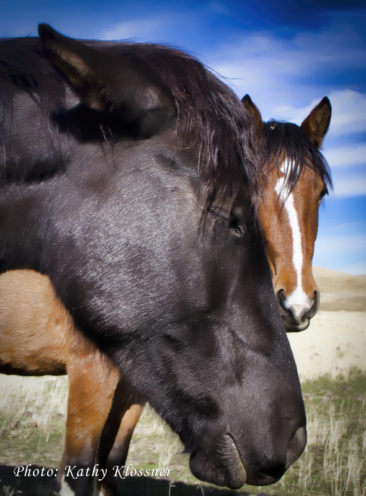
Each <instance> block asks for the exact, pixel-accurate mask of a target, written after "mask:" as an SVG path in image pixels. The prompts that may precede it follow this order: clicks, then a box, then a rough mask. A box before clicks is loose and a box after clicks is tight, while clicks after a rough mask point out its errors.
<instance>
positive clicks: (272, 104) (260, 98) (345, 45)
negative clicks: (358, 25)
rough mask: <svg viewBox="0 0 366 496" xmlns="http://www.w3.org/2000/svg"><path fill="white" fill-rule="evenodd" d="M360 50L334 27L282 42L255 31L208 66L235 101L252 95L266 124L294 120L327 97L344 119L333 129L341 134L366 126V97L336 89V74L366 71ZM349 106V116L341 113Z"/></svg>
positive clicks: (347, 31)
mask: <svg viewBox="0 0 366 496" xmlns="http://www.w3.org/2000/svg"><path fill="white" fill-rule="evenodd" d="M362 46H363V44H362V43H361V42H360V40H359V35H358V34H357V33H355V32H353V31H352V29H351V28H349V27H344V26H339V25H337V26H336V25H334V26H331V27H327V29H324V30H323V31H319V32H318V33H316V32H305V33H301V34H294V35H293V36H292V37H289V38H286V39H285V38H283V37H280V36H277V35H275V34H274V33H273V32H270V31H260V32H256V33H250V34H248V35H246V36H238V39H236V40H235V42H233V43H230V44H223V45H222V46H221V47H219V49H218V50H217V51H216V54H215V55H213V54H212V56H211V61H210V65H211V66H212V67H213V68H214V69H215V70H216V71H218V72H219V73H220V74H222V75H223V76H225V77H226V78H228V81H229V83H231V84H232V86H233V88H234V90H235V91H236V92H237V94H238V95H239V96H243V95H244V94H245V93H250V94H252V96H253V97H254V98H255V100H256V101H257V102H258V104H259V105H260V107H261V110H262V113H263V116H264V118H265V119H268V118H271V117H274V118H285V119H286V120H289V119H296V118H297V115H298V113H299V112H298V110H303V107H304V105H309V103H310V102H313V101H316V99H318V101H319V99H320V98H321V97H323V96H324V95H325V94H329V93H331V94H332V96H333V97H334V111H335V114H336V113H337V106H339V107H340V111H341V115H342V116H343V119H342V120H340V119H338V123H337V124H336V126H337V127H338V126H339V128H340V129H341V128H342V129H344V128H345V127H347V126H351V125H353V124H354V123H356V124H355V125H358V124H357V123H360V122H361V123H362V126H366V124H365V122H366V121H365V119H364V118H362V114H363V115H365V112H364V111H363V109H365V105H366V95H362V94H359V93H357V92H355V91H352V90H339V88H336V87H335V82H336V81H337V82H338V81H339V74H340V72H342V73H343V74H345V75H347V74H348V73H349V72H351V71H353V70H354V69H358V70H359V69H360V68H361V67H365V66H366V58H365V56H364V52H363V49H362V48H361V47H362ZM333 75H334V77H333ZM319 81H322V82H321V83H319ZM327 81H328V82H327ZM345 87H346V88H347V85H346V86H345ZM349 104H351V106H352V109H351V113H350V115H348V114H347V112H346V109H347V108H348V106H349ZM359 104H360V105H361V106H359ZM296 107H297V108H296ZM309 107H310V105H309ZM358 109H359V110H358ZM291 110H292V112H291ZM309 110H310V108H309ZM284 112H289V114H290V115H283V114H284ZM356 113H357V118H355V114H356ZM335 128H336V127H335ZM352 131H353V128H352ZM342 132H343V131H342ZM349 132H351V131H349Z"/></svg>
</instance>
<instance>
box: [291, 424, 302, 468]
mask: <svg viewBox="0 0 366 496" xmlns="http://www.w3.org/2000/svg"><path fill="white" fill-rule="evenodd" d="M305 445H306V428H305V427H304V426H302V427H299V428H298V429H297V431H296V432H295V434H294V435H293V436H292V438H291V439H290V442H289V445H288V448H287V455H286V469H287V468H288V467H289V466H290V465H292V464H293V463H294V461H295V460H297V459H298V458H299V456H300V455H301V453H302V452H303V451H304V449H305Z"/></svg>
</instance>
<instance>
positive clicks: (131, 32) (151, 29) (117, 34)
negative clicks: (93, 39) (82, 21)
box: [99, 16, 167, 40]
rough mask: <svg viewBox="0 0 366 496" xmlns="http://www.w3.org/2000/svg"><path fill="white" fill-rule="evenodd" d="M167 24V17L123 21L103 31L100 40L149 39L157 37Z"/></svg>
mask: <svg viewBox="0 0 366 496" xmlns="http://www.w3.org/2000/svg"><path fill="white" fill-rule="evenodd" d="M166 22H167V16H159V17H151V18H148V19H147V18H146V19H135V20H130V21H123V22H120V23H116V24H114V25H112V26H111V27H110V28H108V29H105V30H104V31H102V32H101V33H100V34H99V38H100V39H101V40H126V39H130V38H134V39H135V38H137V37H143V38H144V39H148V38H149V37H151V36H156V35H157V34H158V33H159V31H161V29H162V28H163V27H164V26H165V25H166Z"/></svg>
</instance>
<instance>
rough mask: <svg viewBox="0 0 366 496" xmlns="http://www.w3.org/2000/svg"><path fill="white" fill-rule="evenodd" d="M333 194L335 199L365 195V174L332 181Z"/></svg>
mask: <svg viewBox="0 0 366 496" xmlns="http://www.w3.org/2000/svg"><path fill="white" fill-rule="evenodd" d="M334 194H335V196H337V197H350V196H358V195H366V174H365V173H364V174H358V175H357V176H356V177H354V176H352V177H344V178H341V179H339V180H335V181H334Z"/></svg>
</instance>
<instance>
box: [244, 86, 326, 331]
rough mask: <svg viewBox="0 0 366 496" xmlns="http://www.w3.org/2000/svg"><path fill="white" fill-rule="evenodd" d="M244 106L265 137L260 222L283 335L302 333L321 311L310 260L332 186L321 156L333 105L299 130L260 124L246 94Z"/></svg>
mask: <svg viewBox="0 0 366 496" xmlns="http://www.w3.org/2000/svg"><path fill="white" fill-rule="evenodd" d="M242 102H243V105H244V106H245V107H246V109H247V110H249V111H250V112H252V115H253V116H254V118H255V119H256V120H257V122H258V123H259V125H260V126H261V127H262V129H263V130H264V135H265V146H264V150H265V151H264V158H263V160H264V163H265V166H264V170H265V179H266V183H265V187H264V189H263V195H262V201H261V204H260V207H259V221H260V225H261V227H262V231H263V235H264V240H265V249H266V255H267V259H268V261H269V264H270V267H271V272H272V280H273V286H274V290H275V293H276V296H277V300H278V304H279V307H280V311H281V317H282V320H283V323H284V325H285V328H286V330H287V331H303V330H304V329H307V327H308V326H309V324H310V319H311V318H312V317H313V316H314V315H315V314H316V312H317V310H318V307H319V289H318V286H317V284H316V282H315V280H314V277H313V273H312V259H313V253H314V244H315V239H316V236H317V232H318V209H319V205H320V203H321V200H322V198H323V196H325V195H326V194H327V192H328V188H327V186H328V185H331V178H330V172H329V170H328V167H327V164H326V162H325V160H324V158H323V156H322V154H321V153H320V151H319V148H320V146H321V144H322V141H323V138H324V136H325V134H326V132H327V130H328V127H329V123H330V118H331V105H330V102H329V99H328V98H326V97H325V98H323V99H322V101H321V102H320V103H319V104H318V105H317V106H316V107H315V108H314V109H313V110H312V111H311V112H310V114H309V115H308V117H306V119H305V120H304V121H303V123H302V124H301V126H300V127H299V126H296V125H295V124H291V123H280V122H276V121H270V122H266V123H264V122H263V121H262V117H261V114H260V112H259V110H258V108H257V107H256V106H255V105H254V103H253V102H252V100H251V99H250V97H249V95H246V96H245V97H244V98H243V100H242Z"/></svg>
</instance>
